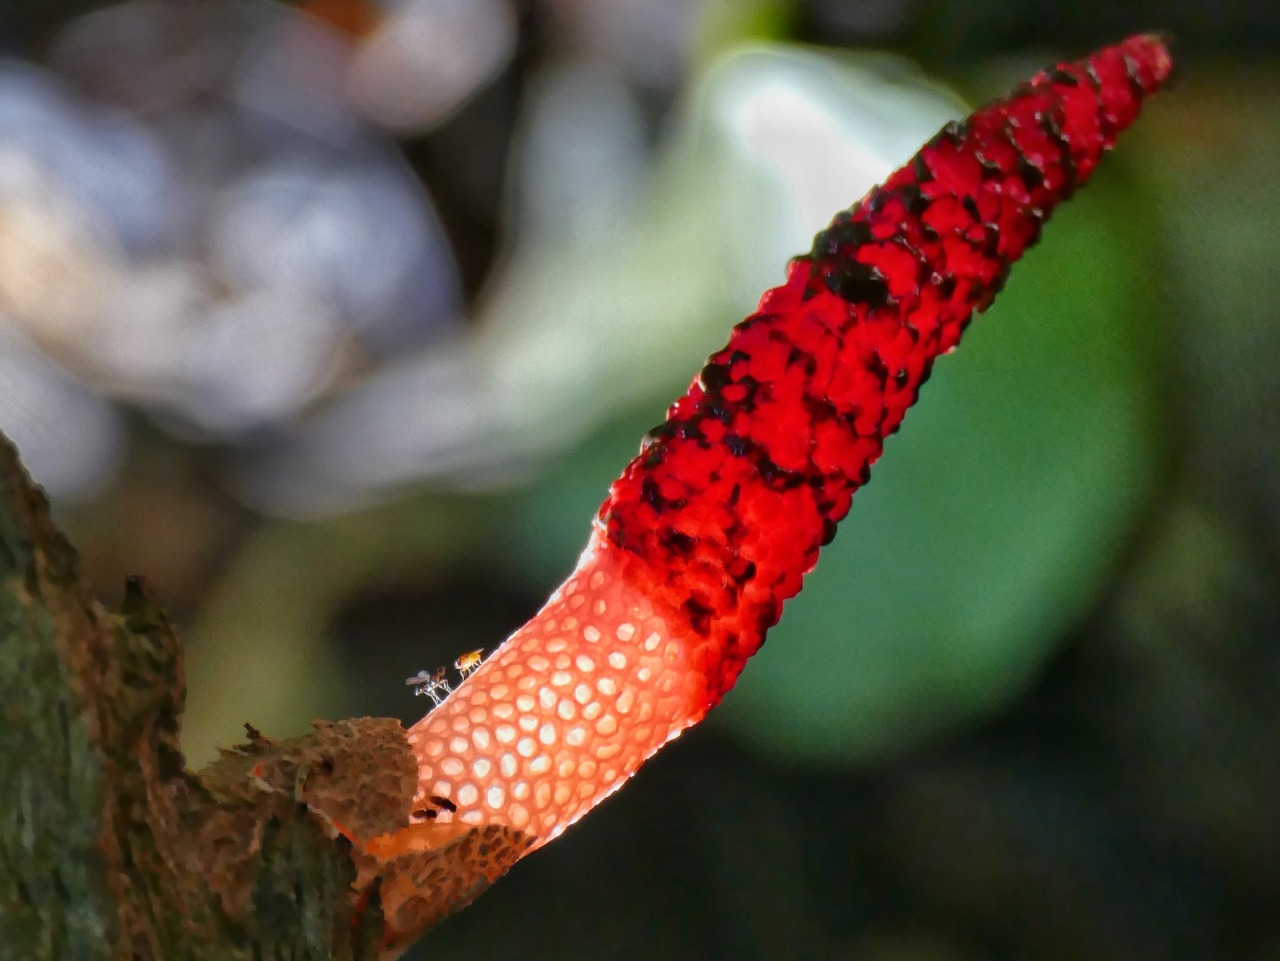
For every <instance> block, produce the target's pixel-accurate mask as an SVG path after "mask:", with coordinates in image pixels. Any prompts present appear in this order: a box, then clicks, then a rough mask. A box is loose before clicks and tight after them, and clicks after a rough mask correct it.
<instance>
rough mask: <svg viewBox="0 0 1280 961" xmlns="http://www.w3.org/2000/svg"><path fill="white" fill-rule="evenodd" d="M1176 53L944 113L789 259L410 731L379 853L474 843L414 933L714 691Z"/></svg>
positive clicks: (734, 670) (583, 808)
mask: <svg viewBox="0 0 1280 961" xmlns="http://www.w3.org/2000/svg"><path fill="white" fill-rule="evenodd" d="M1170 67H1171V61H1170V55H1169V52H1168V49H1167V48H1166V46H1165V44H1164V43H1163V41H1162V40H1161V39H1159V38H1157V37H1154V36H1136V37H1132V38H1130V39H1128V40H1126V41H1124V42H1123V43H1121V44H1119V45H1117V46H1114V47H1110V48H1107V49H1104V50H1101V51H1099V52H1098V53H1096V54H1094V55H1093V56H1091V57H1089V58H1088V59H1086V60H1083V61H1080V62H1078V63H1066V64H1062V65H1059V66H1058V67H1056V68H1054V69H1051V70H1048V71H1045V72H1042V73H1040V74H1038V75H1037V76H1035V77H1034V78H1033V79H1032V80H1031V81H1029V82H1028V83H1026V84H1024V85H1022V86H1020V87H1019V88H1017V89H1016V90H1015V91H1014V92H1013V93H1012V94H1011V95H1010V96H1009V97H1008V98H1007V99H1004V100H1000V101H997V102H995V103H993V104H990V105H988V106H986V107H983V108H982V109H980V110H978V111H977V112H976V113H974V114H973V115H972V116H971V117H969V119H968V120H967V121H965V122H964V123H952V124H948V125H947V126H946V127H944V128H943V129H942V130H941V131H940V132H939V133H938V134H937V135H936V136H935V137H934V138H933V139H932V140H930V141H929V142H928V143H927V144H926V145H925V146H924V147H923V148H922V149H921V150H920V152H919V153H918V154H917V155H916V156H915V157H914V158H913V159H912V160H911V161H910V162H909V163H908V164H907V165H906V166H905V167H903V168H902V169H901V170H899V171H897V172H896V173H894V174H893V175H892V176H891V177H890V178H889V179H888V180H887V181H886V182H885V183H884V184H883V185H882V186H880V187H877V188H875V189H873V190H872V191H871V192H870V193H869V194H868V195H867V196H866V197H865V198H864V199H863V200H862V201H861V202H859V203H858V204H856V205H854V206H853V207H852V208H851V209H849V210H847V211H844V212H842V213H840V214H838V215H837V216H836V217H835V219H834V220H833V221H832V223H831V225H830V226H829V227H827V228H826V229H825V230H823V231H822V232H821V233H819V234H818V235H817V237H816V239H815V241H814V245H813V250H812V251H811V252H810V253H809V254H807V255H805V256H801V257H797V258H795V259H794V260H792V262H791V264H790V266H789V269H788V272H787V278H786V281H785V283H783V284H782V285H781V286H780V287H777V288H775V289H773V290H770V291H768V292H767V293H766V294H765V295H764V296H763V298H762V299H761V301H760V305H759V309H758V310H757V312H756V313H754V314H753V315H751V316H750V317H748V318H747V319H746V320H744V321H743V322H742V323H740V324H738V326H737V327H736V328H734V330H733V333H732V336H731V337H730V339H729V343H728V344H727V345H726V346H725V347H724V349H722V350H720V351H718V352H717V353H715V354H713V355H712V356H711V358H710V359H709V360H708V361H707V363H706V366H704V367H703V368H702V371H701V372H700V373H699V374H698V376H697V377H696V379H695V380H694V381H693V383H692V385H691V386H690V388H689V391H688V393H686V394H685V395H684V396H683V397H681V398H680V399H679V400H677V401H676V402H675V404H674V405H672V407H671V408H670V411H669V413H668V416H667V420H666V422H665V423H664V424H662V425H661V426H659V427H657V428H655V429H654V430H653V431H652V432H650V434H649V436H648V437H647V438H645V441H644V443H643V445H642V449H641V452H640V454H639V456H637V457H636V458H635V460H633V461H632V462H631V463H630V464H629V465H627V467H626V469H625V471H624V472H623V474H622V476H621V477H620V478H619V479H618V480H617V481H615V482H614V484H613V486H612V487H611V488H610V490H609V495H608V498H607V499H606V500H605V502H604V504H603V505H602V506H601V508H600V511H599V514H598V516H597V517H596V520H595V524H594V529H593V530H592V532H591V537H590V540H589V542H588V544H587V547H586V550H585V551H584V553H583V555H582V558H581V560H580V561H579V563H578V566H577V568H576V569H575V570H574V571H573V573H572V574H570V575H569V578H568V580H566V581H565V583H564V584H563V585H562V586H561V587H560V588H559V589H558V590H557V591H556V592H555V593H554V594H553V595H552V596H551V599H550V600H549V601H548V602H547V604H546V606H545V607H543V608H542V610H541V611H539V612H538V614H537V615H536V616H535V617H534V618H533V619H532V620H531V621H530V622H529V623H528V624H526V625H525V626H524V627H522V628H520V629H519V630H518V631H516V632H515V633H514V634H513V635H512V636H511V637H510V638H509V639H508V640H507V641H506V642H505V643H504V644H502V646H500V647H499V648H498V649H497V650H496V651H495V652H494V653H493V654H492V655H491V656H490V657H488V658H487V659H486V660H484V662H483V663H482V664H480V666H479V667H478V668H477V669H476V670H475V671H474V672H473V673H471V674H470V676H468V677H467V678H466V679H465V681H463V683H461V684H460V685H459V687H458V688H457V690H455V691H453V693H452V694H451V695H450V696H449V697H448V698H447V699H445V700H444V702H443V704H441V705H440V706H439V707H438V708H436V709H435V710H433V711H431V712H430V713H429V714H428V715H427V716H426V717H424V718H423V719H422V720H420V721H419V722H418V723H417V724H415V725H413V727H412V728H411V729H410V730H409V732H408V740H409V743H410V746H411V748H412V750H413V753H414V755H415V756H416V758H417V763H418V799H417V802H416V804H415V807H414V811H413V814H412V818H411V820H412V823H413V827H411V828H410V829H408V830H406V831H403V832H399V833H398V834H395V835H389V836H385V837H382V838H378V839H376V841H375V842H373V843H372V844H371V845H370V846H369V851H370V852H371V853H373V854H374V855H375V856H376V857H378V859H379V860H380V861H383V862H384V863H385V861H386V860H387V859H394V858H396V857H398V856H401V855H403V854H404V853H405V852H409V851H419V852H421V851H425V850H431V849H434V848H441V847H442V846H443V845H446V844H447V843H449V841H450V839H458V838H461V837H462V836H463V835H470V836H472V837H473V838H476V839H478V840H475V841H474V842H473V843H471V844H469V845H468V846H467V851H466V854H465V855H456V856H453V857H451V858H449V859H448V860H449V861H451V862H452V867H451V868H450V869H449V870H448V871H446V870H444V868H443V865H442V866H441V869H440V870H438V871H436V872H435V873H434V874H432V877H434V879H435V880H434V882H431V883H437V884H440V885H444V886H446V887H447V888H448V890H447V891H436V892H435V894H434V895H429V893H428V892H425V891H419V892H418V893H417V895H410V892H409V891H408V890H407V889H406V890H403V891H402V892H401V894H403V895H405V896H406V898H407V902H416V908H415V907H414V906H413V904H411V903H405V904H404V905H403V908H404V910H403V912H401V913H398V914H397V913H396V912H395V911H393V912H392V913H391V914H389V916H388V923H389V924H390V925H391V927H392V928H393V929H395V928H397V927H398V928H400V930H399V932H398V934H400V935H407V934H410V933H411V932H409V931H408V930H407V929H408V928H412V927H419V928H420V927H422V926H424V925H426V924H429V923H430V922H431V921H432V920H434V918H435V917H437V916H439V914H440V913H443V912H444V911H445V910H447V909H446V908H444V907H443V903H447V905H448V907H449V908H452V907H453V906H456V905H457V904H460V903H464V902H465V901H466V900H469V899H470V897H472V896H474V893H475V892H476V891H478V890H479V889H480V888H482V887H483V886H484V885H485V884H486V883H487V882H488V881H491V880H492V879H493V878H494V877H496V876H497V875H498V874H501V873H502V872H503V871H505V870H506V869H507V867H509V866H510V864H511V863H512V862H513V861H514V860H516V859H517V858H518V857H520V856H522V855H523V854H524V853H527V852H528V851H532V850H534V849H536V848H538V847H540V846H541V845H543V844H546V843H547V842H548V841H550V840H552V839H553V838H555V837H557V836H558V835H559V834H560V833H561V832H563V831H564V830H565V829H566V828H567V827H569V825H571V824H573V823H574V822H575V821H577V820H578V818H580V817H582V815H584V814H585V813H587V812H588V811H589V810H591V808H593V807H594V806H595V805H597V804H599V803H600V802H601V801H602V800H603V799H604V798H606V797H608V796H609V795H610V794H611V793H613V792H614V791H616V790H617V789H618V788H619V787H620V786H621V785H622V784H623V783H624V782H625V781H626V780H627V779H628V778H629V777H631V776H632V775H633V774H634V773H635V772H636V770H637V768H639V766H640V765H641V764H642V763H644V761H645V759H647V758H648V757H650V756H651V755H652V754H653V753H654V752H655V751H657V750H658V749H659V748H660V747H662V746H663V745H664V744H666V743H667V742H668V741H670V740H671V739H672V738H674V737H676V736H677V735H678V734H680V732H681V731H683V730H684V729H685V728H687V727H689V726H690V725H692V724H696V723H697V722H698V721H699V720H701V719H702V718H703V717H704V716H705V715H706V713H707V711H708V710H710V708H712V707H713V706H715V704H716V703H717V702H719V700H720V699H721V698H722V697H723V696H724V694H725V692H726V691H728V690H729V688H730V687H732V686H733V683H734V681H735V679H736V678H737V676H738V674H739V672H740V671H741V670H742V668H743V665H744V663H745V661H746V659H747V658H748V657H750V656H751V655H752V654H753V653H754V652H755V651H756V650H757V649H758V648H759V647H760V644H761V643H762V641H763V640H764V636H765V632H766V631H768V629H769V628H770V627H771V626H772V625H773V624H775V623H776V622H777V620H778V617H779V615H780V613H781V610H782V605H783V602H785V601H786V600H787V598H790V597H792V596H794V595H795V594H796V593H797V592H798V591H799V590H800V587H801V584H802V581H803V578H804V575H805V574H806V573H807V572H808V571H809V570H811V569H812V568H813V566H814V564H815V562H816V561H817V558H818V552H819V549H820V548H821V547H822V546H823V545H824V544H826V543H828V542H829V541H830V540H831V538H832V536H833V535H834V533H835V527H836V524H837V523H838V522H839V521H840V519H841V518H842V517H844V515H845V513H846V512H847V511H848V510H849V505H850V499H851V497H852V495H853V492H854V491H855V490H856V489H857V488H858V487H859V486H860V485H861V484H863V483H864V482H865V481H866V480H867V477H868V471H869V469H870V467H871V465H872V464H873V463H875V461H876V459H877V458H878V457H879V456H880V453H881V449H882V446H883V444H884V440H885V438H886V437H887V436H888V435H890V434H892V433H893V432H894V431H896V430H897V429H898V426H899V424H900V423H901V421H902V418H903V415H904V414H905V413H906V410H907V408H908V407H910V406H911V405H912V403H914V401H915V399H916V396H917V393H918V392H919V389H920V386H921V384H922V383H923V382H924V381H925V380H926V379H927V378H928V376H929V372H930V370H931V368H932V365H933V362H934V359H935V358H937V357H938V356H939V355H941V354H945V353H947V352H949V351H950V350H952V349H953V348H954V347H955V346H956V344H957V342H958V341H959V339H960V335H961V333H962V332H963V331H964V329H965V326H966V325H967V324H968V323H969V321H970V319H971V318H972V317H973V315H974V313H975V312H976V311H979V310H983V309H985V308H986V307H987V306H989V305H990V304H991V302H992V299H993V298H994V297H995V295H996V293H997V292H998V291H999V290H1000V288H1001V286H1002V285H1003V283H1004V281H1005V278H1006V276H1007V274H1008V272H1009V268H1010V265H1011V264H1012V263H1013V261H1015V260H1017V259H1018V257H1020V256H1021V255H1022V253H1023V252H1024V251H1025V250H1026V249H1027V247H1029V246H1030V245H1031V244H1033V243H1034V242H1035V241H1036V239H1037V238H1038V236H1039V234H1040V228H1041V225H1042V224H1043V223H1044V221H1045V220H1046V219H1048V217H1049V215H1050V213H1051V212H1052V210H1053V208H1054V207H1055V205H1056V204H1057V203H1058V202H1059V201H1061V200H1064V199H1066V198H1068V197H1070V196H1071V194H1072V192H1073V191H1074V190H1075V189H1076V188H1077V187H1079V186H1080V185H1081V184H1083V183H1084V182H1085V181H1086V180H1087V179H1088V178H1089V175H1090V174H1091V173H1092V171H1093V169H1094V166H1095V165H1096V164H1097V163H1098V161H1099V159H1100V158H1101V156H1102V154H1103V152H1104V151H1106V150H1108V149H1110V147H1111V146H1112V145H1113V143H1114V142H1115V139H1116V137H1117V135H1118V134H1119V133H1120V132H1121V131H1122V130H1124V129H1125V128H1126V127H1127V126H1128V125H1129V124H1130V123H1132V121H1133V120H1134V119H1135V117H1136V116H1137V114H1138V112H1139V109H1140V107H1141V105H1142V102H1143V100H1144V98H1145V97H1147V96H1148V95H1149V94H1151V93H1153V92H1154V91H1155V90H1156V89H1157V88H1158V87H1159V86H1160V85H1161V84H1162V82H1163V81H1164V80H1165V79H1166V78H1167V77H1168V75H1169V71H1170ZM415 829H418V830H417V833H415ZM420 880H421V879H419V881H420ZM428 880H429V879H428ZM415 883H419V882H415ZM389 893H391V892H390V891H387V892H384V903H386V901H385V895H386V894H389ZM423 897H426V899H427V901H432V900H434V901H435V903H436V908H435V909H432V908H430V907H429V906H428V904H427V903H426V901H424V900H422V898H423ZM412 933H416V932H412ZM388 934H389V939H390V940H394V939H395V935H396V934H397V932H396V931H395V930H392V931H389V932H388Z"/></svg>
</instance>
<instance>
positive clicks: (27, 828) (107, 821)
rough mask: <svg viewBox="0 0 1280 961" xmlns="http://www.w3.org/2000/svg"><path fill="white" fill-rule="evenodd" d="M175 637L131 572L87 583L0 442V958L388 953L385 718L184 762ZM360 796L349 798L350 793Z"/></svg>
mask: <svg viewBox="0 0 1280 961" xmlns="http://www.w3.org/2000/svg"><path fill="white" fill-rule="evenodd" d="M184 698H185V685H184V681H183V671H182V645H181V642H180V640H179V639H178V637H177V635H176V634H175V633H174V630H173V628H172V626H171V625H170V623H169V621H168V619H167V618H166V617H165V615H164V613H163V612H162V611H161V610H160V608H159V606H158V605H157V604H156V602H155V600H154V598H152V596H151V595H150V594H149V592H148V590H147V587H146V585H145V584H144V583H143V582H142V581H141V580H140V579H134V580H131V581H130V582H129V584H128V588H127V592H126V597H125V600H124V603H123V605H122V607H121V610H120V611H119V612H117V613H112V612H109V611H107V610H105V609H104V608H103V607H102V605H100V604H99V603H98V602H97V601H96V600H95V599H94V598H93V596H92V595H91V593H90V591H89V589H88V588H87V586H86V584H85V582H84V580H83V578H82V576H81V574H80V570H79V565H78V559H77V556H76V552H75V550H74V549H73V548H72V547H71V545H70V544H68V543H67V541H66V539H65V538H64V537H63V536H62V535H61V534H60V533H59V532H58V531H57V529H56V528H55V527H54V526H53V524H52V522H51V521H50V519H49V512H48V504H47V502H46V500H45V497H44V495H43V494H42V492H41V491H40V490H39V489H38V488H36V487H35V486H34V485H33V484H32V483H31V481H30V479H29V478H28V477H27V475H26V473H25V472H24V470H23V468H22V466H21V464H20V463H19V461H18V457H17V454H16V452H15V451H14V449H13V447H12V446H11V445H10V444H9V443H8V442H7V441H6V440H4V438H3V437H0V712H3V714H2V720H0V955H2V956H4V957H15V958H23V959H28V961H45V959H47V961H56V959H64V958H77V959H81V958H83V959H130V961H137V959H166V961H172V959H193V961H195V959H213V958H218V959H236V958H245V959H248V958H294V959H316V961H321V959H324V961H329V959H352V961H363V959H374V958H378V957H385V956H386V955H387V953H388V951H387V946H386V945H385V944H384V943H383V927H384V926H383V921H382V905H381V898H380V895H379V892H380V888H381V882H382V881H383V880H384V878H383V877H382V876H381V872H380V871H379V870H378V869H379V868H380V867H383V866H385V865H383V864H381V863H380V862H376V861H374V860H372V859H370V857H369V856H368V855H367V854H365V853H363V852H362V850H361V845H362V842H364V841H366V840H368V839H371V838H374V837H378V836H383V835H388V834H390V833H392V832H395V831H396V830H397V829H399V828H401V827H403V826H404V825H405V824H407V819H408V810H409V808H410V807H411V804H412V798H413V793H414V789H415V785H416V771H417V767H416V764H415V762H414V759H413V756H412V754H411V753H410V751H409V748H408V746H407V744H406V742H405V740H404V733H403V731H402V729H401V727H400V724H399V722H397V721H395V720H392V719H373V718H365V719H360V720H354V721H344V722H339V723H334V724H317V726H316V729H315V730H314V731H313V732H312V733H311V734H309V735H307V736H304V737H301V738H296V739H294V740H291V741H287V742H281V743H278V744H277V743H274V742H271V741H269V740H268V739H266V738H264V737H262V736H261V735H260V734H258V733H257V732H256V731H254V730H253V729H252V728H249V740H248V743H246V744H245V745H243V746H242V747H240V748H238V749H236V750H234V751H229V752H224V757H223V759H222V760H220V761H218V762H216V763H214V764H213V765H211V766H210V767H209V768H207V769H206V770H205V771H204V772H202V773H201V774H200V775H199V776H197V775H194V774H192V773H190V772H188V771H187V770H186V769H185V766H184V762H183V758H182V754H181V751H180V749H179V743H178V738H179V727H180V721H181V717H182V709H183V701H184ZM357 799H358V804H357Z"/></svg>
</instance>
